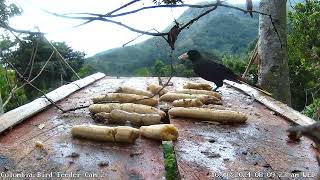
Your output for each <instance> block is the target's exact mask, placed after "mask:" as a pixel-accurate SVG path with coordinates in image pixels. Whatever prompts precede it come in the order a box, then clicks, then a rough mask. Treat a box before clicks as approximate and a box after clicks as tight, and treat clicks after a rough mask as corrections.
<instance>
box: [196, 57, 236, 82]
mask: <svg viewBox="0 0 320 180" xmlns="http://www.w3.org/2000/svg"><path fill="white" fill-rule="evenodd" d="M193 68H194V71H195V73H196V74H197V75H198V76H200V77H202V78H204V79H206V80H208V81H211V82H214V83H215V84H216V85H217V86H218V87H221V86H222V85H223V80H225V79H228V80H231V81H235V82H239V81H238V80H237V76H236V75H235V74H234V73H233V72H232V71H231V70H230V69H229V68H227V67H225V66H224V65H222V64H219V63H216V62H214V61H211V60H204V59H202V60H201V61H197V62H196V63H193Z"/></svg>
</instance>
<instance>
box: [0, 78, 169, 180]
mask: <svg viewBox="0 0 320 180" xmlns="http://www.w3.org/2000/svg"><path fill="white" fill-rule="evenodd" d="M148 83H157V78H119V79H117V78H112V77H105V78H104V79H102V80H99V81H97V82H96V83H94V84H92V85H90V86H89V87H87V88H84V89H82V90H80V91H78V92H76V93H74V94H72V95H71V96H69V97H67V98H66V99H64V100H62V101H61V102H59V103H58V105H60V106H62V107H63V108H64V109H68V108H73V107H76V106H80V105H88V104H90V103H91V101H90V98H92V97H94V96H97V95H101V94H105V93H107V92H113V91H115V89H117V88H118V87H119V86H122V85H128V86H134V87H136V88H143V89H145V88H146V85H147V84H148ZM83 123H90V124H92V123H94V122H93V120H92V119H91V117H90V116H89V111H88V109H87V108H86V109H80V110H77V111H75V112H70V113H66V114H61V113H60V112H59V111H58V110H57V109H56V108H54V107H51V108H49V109H47V110H45V111H43V112H41V113H38V114H37V115H35V116H33V117H32V118H29V119H27V120H25V121H24V122H23V123H21V124H19V125H17V126H15V127H14V128H13V129H12V130H10V131H7V132H5V134H3V135H1V136H0V172H6V174H9V173H15V174H19V173H20V174H21V173H24V174H28V173H29V174H33V175H34V176H36V175H37V172H40V174H39V175H41V174H42V175H44V176H45V175H47V176H50V174H51V173H53V174H52V176H53V177H56V178H57V177H58V174H59V172H61V173H60V174H61V175H60V177H61V176H62V175H65V176H66V177H68V176H69V177H70V176H73V177H78V176H79V177H80V178H81V179H86V178H88V177H89V176H94V177H96V178H99V179H163V177H164V175H165V170H164V162H163V153H162V149H161V142H156V141H152V140H148V139H144V138H139V139H138V140H137V141H136V142H135V144H133V145H126V144H119V143H101V142H92V141H87V140H80V139H73V138H72V137H71V134H70V129H71V127H72V126H73V125H76V124H83ZM39 125H43V126H44V127H43V129H40V128H39V127H41V126H39ZM36 141H41V142H43V144H44V150H41V149H37V148H35V142H36ZM72 153H76V154H77V155H79V156H78V157H70V156H71V155H72ZM103 163H104V164H105V166H101V164H103ZM99 164H100V165H99ZM67 179H68V178H67Z"/></svg>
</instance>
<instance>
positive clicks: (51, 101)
mask: <svg viewBox="0 0 320 180" xmlns="http://www.w3.org/2000/svg"><path fill="white" fill-rule="evenodd" d="M4 60H5V61H6V63H7V64H8V65H9V66H11V68H12V69H13V70H14V71H15V72H16V73H17V75H18V76H19V77H20V78H21V79H22V80H23V81H25V82H26V83H28V84H29V85H30V86H32V87H33V88H34V89H35V90H37V91H38V92H40V93H41V94H42V95H43V96H44V98H46V99H47V100H48V101H49V102H50V103H51V104H52V105H53V106H55V107H56V108H57V109H59V110H60V111H62V112H64V110H63V109H62V108H61V107H59V106H58V105H57V104H56V103H55V102H54V101H53V100H52V99H50V98H49V97H48V96H47V95H46V93H45V92H43V91H42V90H41V89H39V88H37V87H36V86H35V85H33V84H32V83H31V82H30V81H28V80H27V79H26V78H25V77H23V76H22V74H21V73H20V72H19V71H18V70H17V69H16V67H15V66H14V65H13V64H11V63H10V62H9V61H7V60H6V59H4Z"/></svg>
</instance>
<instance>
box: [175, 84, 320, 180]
mask: <svg viewBox="0 0 320 180" xmlns="http://www.w3.org/2000/svg"><path fill="white" fill-rule="evenodd" d="M188 81H193V82H202V83H203V82H206V83H210V82H207V81H205V80H203V79H200V78H190V79H188V78H173V80H172V82H173V87H170V89H171V90H174V89H181V88H182V86H183V84H185V83H186V82H188ZM219 91H220V92H221V93H222V99H223V105H224V107H225V108H228V109H231V110H236V111H241V112H243V113H245V114H247V116H248V121H247V123H246V124H243V125H217V124H209V123H205V122H199V121H193V120H190V119H183V118H179V119H173V118H171V119H170V122H171V124H174V125H175V126H176V127H177V128H178V130H179V138H178V141H176V142H175V143H174V145H175V152H176V157H177V162H178V168H179V172H180V175H181V178H182V179H241V178H243V179H246V178H249V177H251V178H254V179H256V178H264V179H266V178H268V177H273V178H274V179H282V178H284V179H290V176H291V175H295V176H297V177H300V179H303V177H304V175H306V174H309V175H310V176H311V178H312V177H313V178H314V177H315V176H316V173H317V171H318V165H317V161H316V158H315V157H314V153H315V151H314V149H313V148H312V146H311V145H310V144H311V143H312V142H311V141H309V140H308V139H303V140H302V141H301V142H300V143H298V144H294V143H289V142H288V138H287V132H286V129H288V128H289V127H290V125H291V124H290V122H288V121H286V120H285V119H283V118H282V117H281V116H277V115H276V114H275V113H273V112H272V111H270V110H269V109H267V108H266V107H264V106H263V105H262V104H260V103H258V102H254V101H253V100H252V99H251V98H250V97H249V96H246V95H245V94H243V93H239V91H236V90H235V89H233V88H227V87H222V88H220V90H219Z"/></svg>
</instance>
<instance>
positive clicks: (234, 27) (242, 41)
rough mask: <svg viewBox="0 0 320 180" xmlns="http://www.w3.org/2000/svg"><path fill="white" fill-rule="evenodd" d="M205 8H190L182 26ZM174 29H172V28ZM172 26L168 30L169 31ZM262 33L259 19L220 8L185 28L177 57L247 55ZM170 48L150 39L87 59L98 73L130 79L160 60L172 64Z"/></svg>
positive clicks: (183, 17) (159, 41)
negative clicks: (187, 53)
mask: <svg viewBox="0 0 320 180" xmlns="http://www.w3.org/2000/svg"><path fill="white" fill-rule="evenodd" d="M203 11H205V10H204V9H202V10H201V9H188V10H186V11H185V12H184V13H183V14H182V15H181V17H180V18H178V22H179V23H186V22H188V21H189V20H190V19H192V18H193V17H195V16H197V15H199V14H200V13H201V12H203ZM169 27H172V26H169ZM169 27H168V28H169ZM257 34H258V17H257V15H256V16H254V18H251V17H250V16H248V15H246V14H243V13H242V12H239V11H236V10H231V9H227V8H223V7H220V8H218V9H217V10H216V11H213V12H211V13H210V14H209V15H207V16H205V17H203V18H201V19H200V20H198V21H197V22H195V23H194V24H193V25H192V26H191V27H190V28H189V29H185V30H184V31H183V32H182V33H181V34H180V35H179V37H178V40H177V42H176V50H175V56H176V57H177V56H178V55H180V54H181V53H183V52H185V51H188V50H190V49H198V50H200V51H202V52H207V53H210V54H212V53H213V54H225V53H228V54H238V55H241V54H244V53H246V50H247V48H248V45H249V44H250V42H252V41H253V40H255V39H256V37H257ZM169 52H170V51H169V47H168V45H167V44H166V42H165V41H164V40H163V39H162V38H160V37H156V38H150V39H148V40H146V41H144V42H142V43H139V44H136V45H133V46H128V47H123V48H115V49H111V50H107V51H104V52H101V53H98V54H96V55H95V56H93V57H90V58H88V59H87V62H90V64H92V65H93V66H95V67H96V68H97V70H99V71H101V72H104V73H106V74H108V75H122V76H130V75H133V74H134V72H135V71H136V70H137V69H139V68H142V67H150V66H152V65H153V64H154V63H155V61H156V59H161V60H163V61H164V62H165V63H168V61H169V60H168V53H169Z"/></svg>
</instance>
